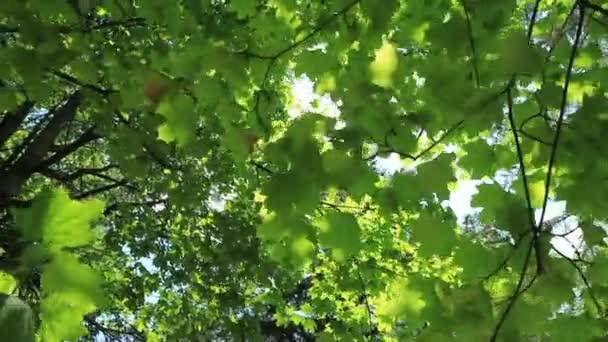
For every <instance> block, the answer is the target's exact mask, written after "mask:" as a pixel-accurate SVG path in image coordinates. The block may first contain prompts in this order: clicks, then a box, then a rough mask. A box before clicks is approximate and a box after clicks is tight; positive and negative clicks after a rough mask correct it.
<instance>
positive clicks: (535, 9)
mask: <svg viewBox="0 0 608 342" xmlns="http://www.w3.org/2000/svg"><path fill="white" fill-rule="evenodd" d="M539 7H540V0H536V2H535V3H534V9H533V10H532V18H530V26H528V44H530V43H531V42H532V41H531V40H532V32H533V31H534V25H535V24H536V16H537V15H538V8H539Z"/></svg>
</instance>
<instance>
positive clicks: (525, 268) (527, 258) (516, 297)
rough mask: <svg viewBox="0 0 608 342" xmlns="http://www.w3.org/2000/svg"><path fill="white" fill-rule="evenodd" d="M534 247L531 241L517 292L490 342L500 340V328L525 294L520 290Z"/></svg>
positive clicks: (503, 313) (516, 288)
mask: <svg viewBox="0 0 608 342" xmlns="http://www.w3.org/2000/svg"><path fill="white" fill-rule="evenodd" d="M533 246H534V243H533V242H532V241H531V242H530V244H529V245H528V251H527V252H526V257H525V259H524V264H523V267H522V270H521V273H520V274H519V281H518V282H517V285H516V286H515V290H514V291H513V294H512V295H511V297H510V298H509V303H508V304H507V308H506V309H505V311H503V312H502V315H501V316H500V318H499V319H498V322H497V323H496V327H495V328H494V333H493V334H492V337H490V342H496V339H497V338H498V333H499V332H500V328H502V325H503V324H504V323H505V321H506V319H507V316H508V315H509V312H511V310H512V309H513V306H514V305H515V302H516V301H517V299H518V298H519V296H521V295H522V294H523V292H522V291H520V290H521V289H522V286H523V284H524V279H525V277H526V271H527V270H528V264H529V263H530V256H531V255H532V247H533Z"/></svg>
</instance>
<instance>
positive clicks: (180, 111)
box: [157, 95, 198, 147]
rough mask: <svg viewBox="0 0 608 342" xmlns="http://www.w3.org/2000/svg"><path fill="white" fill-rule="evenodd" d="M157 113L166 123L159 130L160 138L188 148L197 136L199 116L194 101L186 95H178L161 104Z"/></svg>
mask: <svg viewBox="0 0 608 342" xmlns="http://www.w3.org/2000/svg"><path fill="white" fill-rule="evenodd" d="M157 112H158V113H159V114H160V115H162V116H163V117H165V119H166V122H165V123H164V124H163V125H162V126H160V127H159V128H158V136H159V138H160V139H161V140H163V141H166V142H172V141H175V142H176V143H177V144H178V145H179V146H182V147H184V146H186V145H188V144H189V143H190V142H192V141H193V140H194V138H195V136H196V127H197V124H198V116H197V115H196V114H197V113H196V107H195V104H194V102H193V100H192V99H191V98H190V97H188V96H186V95H177V96H173V97H171V98H170V99H169V100H167V101H164V102H162V103H161V104H160V106H159V107H158V109H157Z"/></svg>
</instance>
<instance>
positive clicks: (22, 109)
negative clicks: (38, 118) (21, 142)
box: [0, 101, 34, 146]
mask: <svg viewBox="0 0 608 342" xmlns="http://www.w3.org/2000/svg"><path fill="white" fill-rule="evenodd" d="M32 107H34V102H31V101H26V102H25V103H23V104H22V105H21V106H19V108H17V110H16V111H15V112H14V113H5V114H4V119H3V120H2V122H0V146H1V145H4V143H5V142H6V141H7V140H8V139H9V138H10V137H11V136H12V135H13V133H15V132H16V131H17V130H18V129H19V126H21V124H22V123H23V121H24V120H25V118H26V117H27V115H28V114H29V112H30V110H31V109H32Z"/></svg>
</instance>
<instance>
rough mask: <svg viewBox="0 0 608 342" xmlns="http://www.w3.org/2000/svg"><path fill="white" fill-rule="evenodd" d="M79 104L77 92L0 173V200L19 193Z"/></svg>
mask: <svg viewBox="0 0 608 342" xmlns="http://www.w3.org/2000/svg"><path fill="white" fill-rule="evenodd" d="M80 102H81V95H80V92H78V91H77V92H74V93H72V94H71V95H70V96H68V98H67V100H66V101H65V102H64V104H63V105H61V106H59V107H57V108H56V109H55V110H54V111H53V112H52V114H50V115H52V118H51V119H50V120H49V122H48V123H47V125H46V126H45V127H44V128H43V129H42V130H41V131H40V133H39V134H37V135H36V136H35V137H33V140H32V141H31V142H30V143H29V144H28V145H27V146H26V147H25V150H24V152H23V154H21V156H20V157H19V158H18V159H17V160H16V161H15V162H14V163H13V164H12V165H10V166H8V167H7V168H5V169H4V170H2V172H0V199H3V200H6V199H9V198H11V197H12V196H15V195H16V194H17V193H19V191H20V189H21V186H22V185H23V183H24V182H25V181H26V180H27V179H28V178H29V176H30V175H31V174H32V173H33V172H34V171H35V169H36V167H37V166H38V165H39V164H40V162H41V161H42V159H43V158H44V157H45V155H46V154H47V153H48V152H49V149H50V148H51V146H52V145H53V142H54V141H55V138H56V137H57V136H58V135H59V133H60V131H61V128H62V127H63V125H64V124H65V123H66V122H70V121H72V120H73V119H74V117H75V116H76V111H77V109H78V106H79V105H80Z"/></svg>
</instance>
